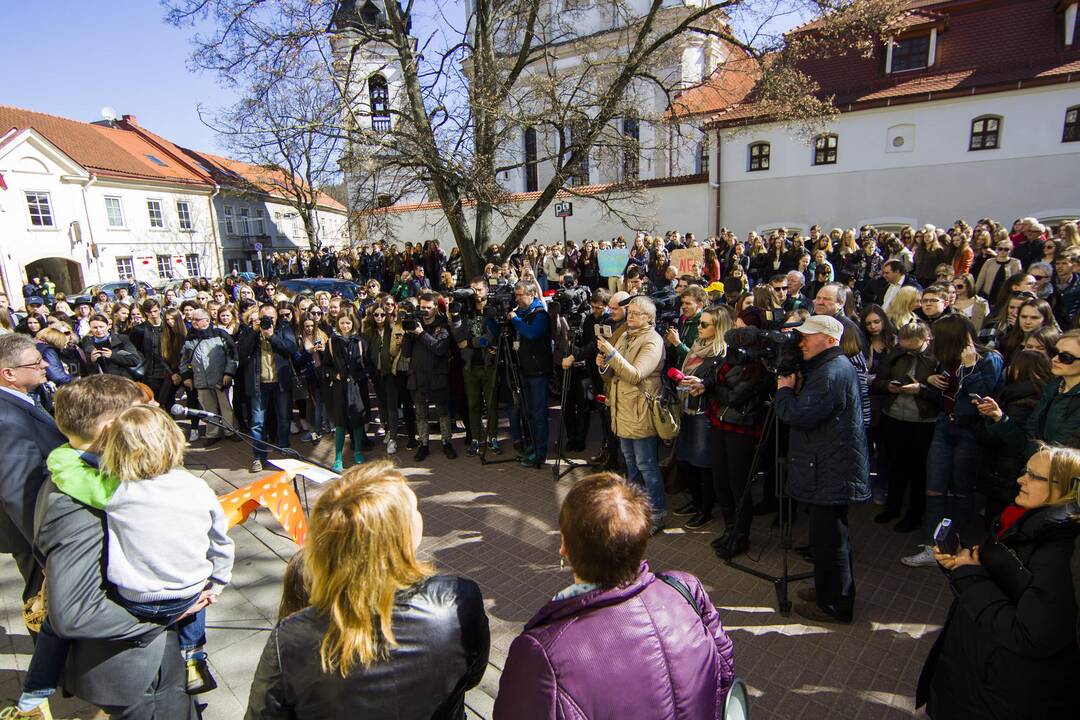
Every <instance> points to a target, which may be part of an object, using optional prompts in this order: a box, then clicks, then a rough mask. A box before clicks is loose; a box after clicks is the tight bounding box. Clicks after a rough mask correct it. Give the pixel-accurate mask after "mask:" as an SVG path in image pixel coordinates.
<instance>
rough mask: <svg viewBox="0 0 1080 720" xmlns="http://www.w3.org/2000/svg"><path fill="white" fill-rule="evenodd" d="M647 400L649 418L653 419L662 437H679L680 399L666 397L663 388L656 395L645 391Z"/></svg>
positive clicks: (654, 425)
mask: <svg viewBox="0 0 1080 720" xmlns="http://www.w3.org/2000/svg"><path fill="white" fill-rule="evenodd" d="M645 400H646V402H648V403H649V418H650V419H651V420H652V424H653V429H654V430H656V434H657V435H658V436H659V437H660V439H661V440H673V439H674V438H676V437H678V435H679V421H680V420H681V419H682V413H681V412H680V410H679V403H678V401H677V400H671V399H669V398H668V397H666V393H665V392H664V391H663V390H661V391H660V392H659V393H657V394H656V395H649V394H648V393H645Z"/></svg>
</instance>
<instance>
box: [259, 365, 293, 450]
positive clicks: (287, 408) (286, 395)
mask: <svg viewBox="0 0 1080 720" xmlns="http://www.w3.org/2000/svg"><path fill="white" fill-rule="evenodd" d="M267 410H270V411H272V412H273V413H274V418H275V420H276V421H277V436H276V437H275V438H274V439H275V440H276V442H277V444H278V445H280V446H281V447H285V448H287V447H289V416H290V415H291V414H292V393H291V392H289V390H288V388H285V387H282V385H281V383H276V382H273V383H262V384H260V385H259V387H258V389H257V390H256V391H255V393H254V394H253V395H252V396H251V436H252V437H254V438H255V459H256V460H259V461H260V462H266V457H267V454H268V453H267V447H266V444H265V443H263V442H262V440H263V437H264V429H265V427H266V412H267Z"/></svg>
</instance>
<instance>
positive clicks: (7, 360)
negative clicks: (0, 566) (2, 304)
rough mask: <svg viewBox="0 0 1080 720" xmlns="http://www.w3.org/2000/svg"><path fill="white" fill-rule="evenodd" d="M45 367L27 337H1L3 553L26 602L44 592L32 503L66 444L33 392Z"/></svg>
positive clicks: (0, 501) (0, 532)
mask: <svg viewBox="0 0 1080 720" xmlns="http://www.w3.org/2000/svg"><path fill="white" fill-rule="evenodd" d="M46 367H47V363H46V362H45V361H44V360H43V359H42V357H41V353H40V352H38V349H37V347H36V346H35V344H34V341H33V340H32V339H30V338H29V337H27V336H25V335H19V334H11V335H3V336H0V458H3V460H4V461H3V463H2V464H0V506H2V508H3V512H2V513H0V551H3V552H7V553H11V555H12V557H14V558H15V562H16V563H17V564H18V566H19V572H20V573H21V574H22V576H23V580H24V581H25V582H26V586H25V588H24V591H23V599H24V600H25V599H27V598H29V597H31V596H32V595H35V594H36V593H37V591H38V590H39V589H40V588H41V579H42V575H41V568H40V566H38V564H37V563H36V562H35V560H34V556H33V553H32V552H31V549H30V548H31V544H32V543H33V538H34V503H35V502H36V500H37V495H38V490H39V489H41V485H42V482H43V481H44V479H45V475H46V473H47V470H46V468H45V458H46V457H48V455H49V453H50V452H52V450H53V449H54V448H56V447H58V446H60V445H62V444H64V442H66V439H65V438H64V436H63V435H62V434H61V433H60V431H59V430H57V429H56V423H54V422H53V419H52V418H51V417H50V416H49V414H48V413H47V412H45V411H44V410H43V409H42V408H41V407H40V406H39V405H38V404H37V401H36V400H35V399H34V397H32V396H31V393H32V392H33V391H34V390H35V389H36V388H37V387H38V386H39V385H41V384H42V383H44V382H45V368H46Z"/></svg>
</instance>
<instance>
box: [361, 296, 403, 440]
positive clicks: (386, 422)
mask: <svg viewBox="0 0 1080 720" xmlns="http://www.w3.org/2000/svg"><path fill="white" fill-rule="evenodd" d="M404 337H405V333H404V331H403V330H402V329H401V328H400V327H395V326H394V325H393V324H392V323H391V322H390V313H389V312H387V310H386V307H384V306H383V305H382V304H380V303H376V304H374V305H372V306H371V307H369V308H368V311H367V313H366V314H365V315H364V324H363V338H364V362H365V365H367V369H368V375H369V376H370V377H371V381H372V384H373V385H374V386H375V399H376V402H378V404H379V419H380V420H382V423H383V426H384V429H385V430H386V454H387V455H393V454H395V453H396V452H397V431H398V417H399V414H398V394H397V385H396V384H395V383H394V364H395V362H396V360H397V358H398V355H400V354H401V343H402V340H403V339H404Z"/></svg>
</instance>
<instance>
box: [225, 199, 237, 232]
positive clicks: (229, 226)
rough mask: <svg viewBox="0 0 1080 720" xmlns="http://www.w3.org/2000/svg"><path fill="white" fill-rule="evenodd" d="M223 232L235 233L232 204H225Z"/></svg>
mask: <svg viewBox="0 0 1080 720" xmlns="http://www.w3.org/2000/svg"><path fill="white" fill-rule="evenodd" d="M225 234H226V235H235V234H236V225H235V224H234V223H233V209H232V205H226V206H225Z"/></svg>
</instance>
